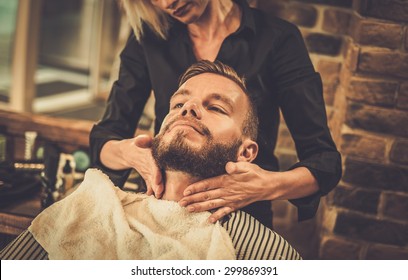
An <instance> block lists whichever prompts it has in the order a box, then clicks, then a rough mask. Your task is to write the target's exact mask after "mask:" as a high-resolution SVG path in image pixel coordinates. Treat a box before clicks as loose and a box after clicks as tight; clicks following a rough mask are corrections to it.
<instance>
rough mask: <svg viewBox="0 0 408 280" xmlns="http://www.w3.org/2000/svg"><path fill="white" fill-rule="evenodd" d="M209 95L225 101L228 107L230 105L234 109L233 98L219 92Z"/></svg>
mask: <svg viewBox="0 0 408 280" xmlns="http://www.w3.org/2000/svg"><path fill="white" fill-rule="evenodd" d="M208 97H209V98H210V99H215V100H220V101H221V102H223V103H225V104H226V105H227V106H228V107H230V110H231V111H234V102H233V101H232V99H231V98H228V97H227V96H223V95H221V94H219V93H211V94H210V95H209V96H208Z"/></svg>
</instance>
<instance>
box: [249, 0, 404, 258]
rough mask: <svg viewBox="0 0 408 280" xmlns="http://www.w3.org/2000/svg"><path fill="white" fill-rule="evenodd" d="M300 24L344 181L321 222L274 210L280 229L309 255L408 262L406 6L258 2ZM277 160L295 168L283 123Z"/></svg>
mask: <svg viewBox="0 0 408 280" xmlns="http://www.w3.org/2000/svg"><path fill="white" fill-rule="evenodd" d="M253 2H254V3H253V4H254V5H256V6H257V7H258V8H260V9H261V10H264V11H266V12H267V13H270V14H273V15H277V16H279V17H282V18H284V19H286V20H288V21H290V22H292V23H294V24H296V25H297V26H298V27H299V28H300V30H301V32H302V34H303V36H304V40H305V42H306V45H307V47H308V50H309V53H310V56H311V58H312V62H313V64H314V66H315V68H316V70H317V71H318V72H320V74H321V76H322V79H323V86H324V98H325V101H326V105H327V106H326V109H327V114H328V117H329V127H330V129H331V131H332V134H333V136H334V138H335V141H336V143H337V145H338V148H339V150H340V152H341V153H342V156H343V168H344V176H343V179H342V181H341V183H340V184H339V186H338V187H337V188H336V189H335V191H333V192H332V193H331V194H330V195H329V196H328V198H327V199H325V200H323V203H322V205H321V207H320V208H319V213H318V215H317V217H316V218H315V219H312V220H310V221H307V222H302V223H297V222H296V211H295V209H294V207H293V206H291V205H290V204H289V203H287V202H278V203H275V204H274V206H273V208H274V210H275V213H276V215H275V220H274V224H275V227H276V230H277V231H278V232H280V233H281V234H282V235H284V236H285V237H286V238H287V239H288V240H289V241H290V242H291V243H292V244H293V245H294V246H295V247H296V248H298V250H299V251H300V252H301V253H302V255H303V256H304V257H305V258H322V259H378V258H380V259H389V258H391V259H399V258H405V259H407V258H408V247H407V245H408V139H407V138H408V112H407V110H408V28H407V25H408V3H406V2H404V1H397V0H395V1H392V0H388V1H383V0H354V1H352V0H337V1H336V0H329V1H323V0H321V1H319V0H298V1H295V0H258V1H253ZM276 154H277V155H278V156H279V158H280V161H281V165H282V166H281V167H282V169H285V168H287V167H288V166H290V165H291V164H293V163H294V162H296V160H297V159H296V153H295V150H294V145H293V142H292V140H291V138H290V134H289V132H288V130H287V128H286V126H285V124H284V122H283V121H282V125H281V129H280V134H279V141H278V146H277V149H276Z"/></svg>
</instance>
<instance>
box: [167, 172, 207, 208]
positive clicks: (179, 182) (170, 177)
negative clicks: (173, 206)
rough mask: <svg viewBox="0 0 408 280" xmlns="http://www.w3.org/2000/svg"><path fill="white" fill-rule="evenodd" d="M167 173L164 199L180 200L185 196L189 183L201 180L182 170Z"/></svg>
mask: <svg viewBox="0 0 408 280" xmlns="http://www.w3.org/2000/svg"><path fill="white" fill-rule="evenodd" d="M165 173H166V174H165V180H166V183H165V188H164V193H163V196H162V199H164V200H172V201H179V200H180V199H181V198H183V197H184V195H183V192H184V190H185V189H186V188H187V187H188V186H189V185H191V184H193V183H195V182H198V181H199V180H201V179H200V178H197V177H193V176H191V175H190V174H187V173H185V172H181V171H166V172H165Z"/></svg>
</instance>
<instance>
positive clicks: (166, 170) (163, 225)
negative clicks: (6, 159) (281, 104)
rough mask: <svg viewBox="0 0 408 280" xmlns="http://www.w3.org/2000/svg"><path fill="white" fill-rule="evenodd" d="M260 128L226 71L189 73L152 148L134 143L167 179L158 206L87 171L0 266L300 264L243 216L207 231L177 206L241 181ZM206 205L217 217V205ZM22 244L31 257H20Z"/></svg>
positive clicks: (199, 68)
mask: <svg viewBox="0 0 408 280" xmlns="http://www.w3.org/2000/svg"><path fill="white" fill-rule="evenodd" d="M257 126H258V119H257V114H256V107H255V105H254V102H253V100H252V97H251V95H250V94H249V93H248V92H247V90H246V87H245V84H244V82H243V80H242V79H241V78H240V77H238V75H237V74H236V73H235V72H234V71H233V70H232V69H231V68H230V67H228V66H226V65H223V64H221V63H219V62H214V63H213V62H209V61H200V62H198V63H196V64H194V65H192V66H191V67H190V68H189V69H188V70H187V71H186V73H185V74H184V75H183V76H182V77H181V81H180V87H179V89H178V90H177V91H176V92H175V93H174V95H173V96H172V98H171V100H170V111H169V114H168V115H167V117H166V118H165V120H164V122H163V126H162V128H161V130H160V132H159V134H158V135H157V136H156V137H155V138H154V140H153V143H149V140H148V139H149V138H144V137H143V136H142V137H139V138H137V141H139V143H138V145H139V146H143V142H144V141H146V142H145V143H144V145H145V147H146V149H147V150H149V151H152V156H153V158H154V160H155V161H156V163H157V165H158V166H159V168H160V169H161V170H162V172H163V180H164V185H165V189H164V193H163V195H162V199H161V200H160V199H157V198H155V197H153V196H148V195H145V194H134V193H132V194H129V193H125V192H123V191H122V190H120V189H118V188H114V187H113V185H112V183H111V182H110V181H109V180H108V179H107V176H106V175H104V174H102V173H101V172H100V171H98V170H92V169H91V170H88V171H87V173H86V175H85V179H84V181H83V182H82V184H81V185H80V186H79V188H78V190H77V191H75V192H74V193H73V194H71V195H70V196H68V197H67V198H65V199H64V200H62V201H61V202H59V203H56V204H55V205H52V206H51V207H49V208H47V209H46V210H44V211H43V213H41V214H40V215H39V216H38V217H37V218H36V219H35V220H34V221H33V223H32V225H31V226H30V228H29V229H28V231H26V232H24V233H23V234H22V235H20V236H19V237H18V238H17V240H16V241H15V242H13V243H12V244H11V245H10V246H8V247H7V248H5V249H4V250H3V251H2V252H1V253H0V256H1V258H2V259H8V258H12V256H14V258H16V256H19V257H18V258H20V259H24V258H30V257H31V256H40V257H38V258H42V259H46V258H63V259H65V258H73V259H78V258H80V259H82V258H87V259H92V258H96V259H100V258H106V259H116V258H118V259H122V258H123V259H132V258H135V259H143V258H146V259H201V258H210V259H218V258H219V259H225V258H230V257H232V258H234V259H300V256H299V254H298V252H296V250H295V249H294V248H293V247H291V246H290V245H289V244H288V243H287V241H285V240H284V239H283V238H282V237H281V236H279V235H278V234H277V233H275V232H274V231H272V230H270V229H269V228H267V227H265V226H264V225H262V224H261V223H260V222H258V221H257V220H256V219H254V218H253V217H251V216H250V215H249V214H247V213H245V212H242V211H233V212H231V213H228V214H229V215H225V217H224V219H223V220H222V221H221V223H219V222H217V223H215V224H213V222H214V221H211V220H210V221H209V222H210V223H209V222H208V218H209V217H210V213H209V212H204V213H191V212H194V209H189V207H192V206H188V207H187V209H185V208H184V207H182V206H181V205H179V204H177V203H175V202H179V201H180V200H181V199H182V198H183V197H184V190H185V189H186V187H187V186H189V185H191V184H193V183H195V182H198V181H200V180H203V179H206V178H211V177H215V176H219V175H221V174H225V172H227V173H235V174H237V176H239V173H240V172H242V173H245V167H246V165H247V164H249V163H250V162H252V161H253V160H254V159H255V157H256V155H257V153H258V145H257V143H256V142H255V140H256V138H257ZM107 181H109V182H107ZM95 185H97V186H95ZM98 193H106V196H104V197H103V198H105V197H109V198H111V200H112V201H113V202H112V201H110V200H109V201H104V200H103V198H97V195H98ZM101 197H102V196H101ZM115 199H116V200H115ZM237 199H239V197H237ZM101 201H103V203H102V202H101ZM115 201H116V202H117V203H115ZM220 202H221V201H220ZM211 203H212V205H211V208H216V207H217V203H218V201H217V200H212V201H211ZM220 205H221V203H220ZM73 209H75V210H73ZM44 212H45V213H44ZM71 212H74V213H75V214H74V216H72V215H71ZM94 213H96V214H94ZM118 213H119V214H118ZM95 215H96V216H95ZM90 217H91V218H90ZM118 221H120V222H118ZM95 224H96V225H95ZM100 224H102V226H101V225H100ZM56 228H57V229H56ZM61 228H62V229H61ZM73 228H74V229H75V230H73ZM84 232H86V234H85V233H84ZM50 240H51V241H50ZM27 244H29V245H30V251H29V253H28V252H25V251H24V250H23V249H22V248H27V247H28V245H27ZM118 244H119V245H118ZM79 247H80V248H79ZM16 250H19V252H17V253H16ZM229 251H231V255H228V252H229Z"/></svg>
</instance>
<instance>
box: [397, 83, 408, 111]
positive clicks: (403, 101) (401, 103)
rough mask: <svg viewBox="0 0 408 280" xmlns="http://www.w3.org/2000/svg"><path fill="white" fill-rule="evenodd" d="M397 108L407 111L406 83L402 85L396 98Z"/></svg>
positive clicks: (407, 93)
mask: <svg viewBox="0 0 408 280" xmlns="http://www.w3.org/2000/svg"><path fill="white" fill-rule="evenodd" d="M397 107H398V108H400V109H404V110H408V83H402V84H401V86H400V90H399V92H398V97H397Z"/></svg>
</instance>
